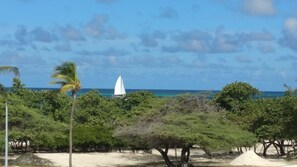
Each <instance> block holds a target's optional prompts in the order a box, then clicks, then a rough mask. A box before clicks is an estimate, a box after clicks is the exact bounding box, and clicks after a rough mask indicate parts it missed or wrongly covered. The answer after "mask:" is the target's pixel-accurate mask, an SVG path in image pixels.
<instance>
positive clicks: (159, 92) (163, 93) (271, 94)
mask: <svg viewBox="0 0 297 167" xmlns="http://www.w3.org/2000/svg"><path fill="white" fill-rule="evenodd" d="M30 89H32V90H36V91H40V90H57V89H54V88H30ZM91 90H98V91H99V93H100V94H101V95H102V96H105V97H112V96H113V91H114V90H113V89H90V88H89V89H81V90H80V91H79V93H78V95H82V94H84V93H87V92H89V91H91ZM136 91H149V92H152V93H153V94H154V95H156V96H159V97H172V96H178V95H183V94H194V95H201V96H206V97H213V95H215V94H217V93H218V92H220V91H218V90H165V89H126V93H127V94H129V93H131V92H136ZM282 96H284V92H281V91H262V92H261V93H260V94H259V95H258V96H257V97H258V98H275V97H282Z"/></svg>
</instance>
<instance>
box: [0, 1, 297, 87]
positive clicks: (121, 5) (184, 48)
mask: <svg viewBox="0 0 297 167" xmlns="http://www.w3.org/2000/svg"><path fill="white" fill-rule="evenodd" d="M66 61H71V62H74V63H75V64H76V65H77V72H78V75H79V78H80V81H81V84H82V88H99V89H100V88H113V87H114V85H115V82H116V80H117V77H118V76H119V75H122V76H123V78H124V83H125V87H126V88H127V89H186V90H220V89H222V88H223V87H224V86H226V85H227V84H230V83H233V82H236V81H238V82H239V81H241V82H247V83H249V84H251V85H252V86H253V87H255V88H257V89H259V90H262V91H283V90H285V88H284V84H286V85H288V86H290V87H292V88H296V87H297V82H296V79H297V1H296V0H286V1H284V0H9V1H5V0H0V65H9V66H16V67H18V68H19V70H20V73H21V80H22V82H23V83H24V84H25V85H26V87H39V88H45V87H58V86H57V85H51V84H49V82H50V81H51V80H52V79H51V78H50V76H51V74H52V73H53V71H54V68H55V67H56V66H58V65H61V64H62V63H63V62H66ZM12 77H13V76H12V74H1V75H0V83H3V84H4V85H5V86H10V85H11V84H12V82H11V80H12Z"/></svg>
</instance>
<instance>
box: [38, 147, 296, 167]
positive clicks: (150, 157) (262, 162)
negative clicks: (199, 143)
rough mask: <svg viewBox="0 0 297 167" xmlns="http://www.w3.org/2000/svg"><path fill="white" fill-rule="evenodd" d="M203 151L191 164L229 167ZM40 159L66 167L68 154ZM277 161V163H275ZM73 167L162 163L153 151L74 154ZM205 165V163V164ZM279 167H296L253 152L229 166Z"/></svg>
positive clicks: (197, 152) (52, 154)
mask: <svg viewBox="0 0 297 167" xmlns="http://www.w3.org/2000/svg"><path fill="white" fill-rule="evenodd" d="M177 154H178V155H180V149H178V150H177ZM203 154H204V153H203V151H201V150H199V149H197V150H196V149H193V150H192V151H191V157H190V159H191V162H199V164H203V162H208V163H209V162H210V163H212V164H216V165H218V164H221V165H225V166H229V165H228V163H229V162H230V160H227V159H218V158H214V159H208V158H203V157H201V156H197V155H203ZM35 155H37V156H39V157H41V158H45V159H48V160H50V161H52V162H53V163H54V166H56V167H68V160H69V159H68V158H69V157H68V156H69V155H68V153H38V154H35ZM169 155H170V156H172V157H171V158H173V157H174V155H175V152H174V149H171V150H169ZM276 161H277V162H276ZM72 162H73V163H72V164H73V167H118V166H124V165H141V164H143V165H144V164H146V163H152V162H161V164H162V163H163V162H164V160H163V158H162V156H161V155H160V153H158V152H157V151H156V150H153V153H152V154H148V153H143V152H139V153H131V152H124V153H119V152H110V153H74V154H73V161H72ZM206 164H207V163H206ZM234 165H236V166H261V167H267V166H271V167H272V166H281V167H297V165H296V162H295V163H285V161H284V160H267V159H264V158H261V157H259V156H258V155H257V154H255V153H254V152H253V151H247V152H245V153H243V154H242V155H240V156H239V157H237V158H236V159H234V160H233V161H232V162H231V163H230V166H234Z"/></svg>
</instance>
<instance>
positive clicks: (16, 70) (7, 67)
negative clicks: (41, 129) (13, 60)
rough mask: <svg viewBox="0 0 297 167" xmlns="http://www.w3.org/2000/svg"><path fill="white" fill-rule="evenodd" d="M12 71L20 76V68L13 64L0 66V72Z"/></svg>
mask: <svg viewBox="0 0 297 167" xmlns="http://www.w3.org/2000/svg"><path fill="white" fill-rule="evenodd" d="M4 72H12V73H13V74H14V75H15V76H16V77H19V76H20V72H19V69H18V68H17V67H13V66H0V73H4Z"/></svg>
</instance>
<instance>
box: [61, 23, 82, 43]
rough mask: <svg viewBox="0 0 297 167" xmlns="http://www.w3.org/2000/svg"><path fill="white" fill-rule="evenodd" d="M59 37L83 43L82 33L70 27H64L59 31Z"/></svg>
mask: <svg viewBox="0 0 297 167" xmlns="http://www.w3.org/2000/svg"><path fill="white" fill-rule="evenodd" d="M60 31H61V36H62V37H63V38H64V39H66V40H70V41H84V40H85V37H84V36H83V34H82V32H80V31H79V30H78V29H76V28H74V27H72V26H66V27H63V28H61V29H60Z"/></svg>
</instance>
